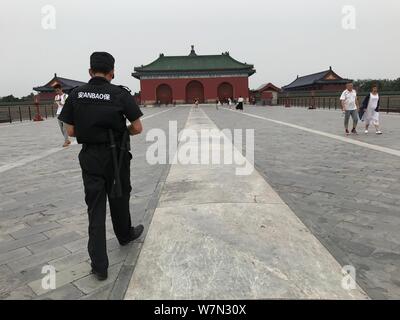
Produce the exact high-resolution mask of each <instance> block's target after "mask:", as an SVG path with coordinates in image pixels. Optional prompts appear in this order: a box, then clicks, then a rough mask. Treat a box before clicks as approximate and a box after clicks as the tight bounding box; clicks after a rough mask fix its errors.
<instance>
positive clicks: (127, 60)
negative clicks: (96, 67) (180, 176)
mask: <svg viewBox="0 0 400 320" xmlns="http://www.w3.org/2000/svg"><path fill="white" fill-rule="evenodd" d="M45 5H52V6H53V7H54V8H55V9H56V16H55V17H56V28H55V29H47V30H46V29H44V28H43V27H42V19H43V18H44V17H45V14H43V13H42V11H41V10H42V7H43V6H45ZM345 5H352V6H354V8H355V10H356V11H355V12H356V21H355V23H356V25H355V29H346V28H343V26H342V20H343V18H344V14H343V13H342V9H343V6H345ZM0 6H1V8H0V41H1V47H0V63H1V71H0V72H1V77H0V96H5V95H8V94H14V95H16V96H22V95H26V94H29V93H30V92H32V87H33V86H37V85H43V84H45V83H46V82H47V81H49V80H50V79H51V77H52V76H53V74H54V73H55V72H56V73H57V74H58V75H59V76H62V77H66V78H72V79H76V80H82V81H87V80H88V77H89V76H88V71H87V70H88V66H89V55H90V54H91V52H93V51H99V50H100V51H109V52H110V53H111V54H113V55H114V57H115V58H116V78H115V83H116V84H124V85H126V86H128V87H130V88H131V89H132V91H138V90H139V81H138V80H136V79H134V78H133V77H132V76H131V72H132V71H133V68H134V66H138V65H141V64H148V63H150V62H151V61H153V60H154V59H156V58H157V57H158V55H159V53H164V54H165V55H186V54H189V51H190V45H191V44H193V45H195V47H196V52H197V53H198V54H219V53H221V52H223V51H229V52H230V54H231V56H232V57H234V58H235V59H237V60H239V61H243V62H247V63H252V64H254V65H255V68H256V70H257V73H256V74H255V75H253V76H252V77H251V78H250V88H256V87H258V86H259V85H261V84H262V83H265V82H272V83H274V84H276V85H278V86H283V85H286V84H288V83H289V82H291V81H293V80H294V78H295V77H296V76H297V74H299V75H304V74H308V73H314V72H318V71H322V70H326V69H328V68H329V66H332V67H333V68H334V70H335V71H336V72H337V73H338V74H339V75H341V76H343V77H347V78H353V79H358V78H374V79H377V78H398V77H400V64H399V57H400V41H399V30H400V1H399V0H381V1H377V0H375V1H373V0H347V1H342V0H279V1H276V0H274V1H272V0H271V1H270V0H240V1H239V0H201V1H200V0H143V1H141V0H140V1H139V0H134V1H127V0H113V1H106V0H84V1H83V0H69V1H66V0H45V1H42V0H1V4H0ZM46 21H47V20H46ZM345 22H346V23H347V24H346V26H351V23H350V24H348V23H349V20H347V19H345Z"/></svg>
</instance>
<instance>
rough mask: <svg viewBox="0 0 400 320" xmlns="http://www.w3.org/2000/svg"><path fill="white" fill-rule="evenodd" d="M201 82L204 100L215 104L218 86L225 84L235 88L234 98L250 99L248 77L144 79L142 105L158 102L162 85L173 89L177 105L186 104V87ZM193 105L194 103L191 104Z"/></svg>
mask: <svg viewBox="0 0 400 320" xmlns="http://www.w3.org/2000/svg"><path fill="white" fill-rule="evenodd" d="M193 80H195V81H199V82H200V83H201V84H202V85H203V87H204V100H205V102H208V103H214V102H215V100H217V99H218V86H219V85H220V84H222V83H224V82H227V83H230V84H231V85H232V87H233V98H234V99H237V98H239V96H242V97H243V98H245V99H246V98H248V97H249V79H248V77H214V78H177V79H142V80H140V89H141V91H140V96H141V103H142V104H154V103H155V102H156V94H157V87H158V86H159V85H162V84H166V85H169V86H170V87H171V89H172V99H173V102H176V103H186V86H187V85H188V83H189V82H191V81H193ZM190 103H192V102H190Z"/></svg>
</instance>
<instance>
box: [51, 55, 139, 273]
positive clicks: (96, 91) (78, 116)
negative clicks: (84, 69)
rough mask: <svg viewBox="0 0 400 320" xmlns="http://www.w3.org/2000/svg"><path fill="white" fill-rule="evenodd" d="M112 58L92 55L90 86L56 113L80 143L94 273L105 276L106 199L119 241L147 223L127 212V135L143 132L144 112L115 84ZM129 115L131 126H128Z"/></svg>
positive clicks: (75, 93)
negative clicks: (134, 224) (135, 223)
mask: <svg viewBox="0 0 400 320" xmlns="http://www.w3.org/2000/svg"><path fill="white" fill-rule="evenodd" d="M114 62H115V60H114V58H113V56H112V55H111V54H109V53H107V52H94V53H93V54H92V55H91V56H90V69H89V74H90V76H91V80H90V81H89V83H88V84H85V85H83V86H80V87H77V88H75V89H73V90H72V91H71V93H70V95H69V97H68V99H67V101H66V103H65V105H64V108H63V110H62V112H61V114H60V116H59V117H58V119H59V120H61V121H63V122H64V123H66V124H67V132H68V135H69V136H71V137H76V139H77V141H78V143H80V144H82V150H81V152H80V154H79V163H80V165H81V168H82V178H83V184H84V188H85V201H86V204H87V206H88V215H89V243H88V251H89V256H90V258H91V260H92V273H93V274H94V275H95V276H96V277H97V279H99V280H105V279H107V269H108V257H107V248H106V227H105V220H106V201H107V197H108V201H109V205H110V211H111V220H112V224H113V228H114V232H115V235H116V237H117V239H118V241H119V243H120V245H126V244H128V243H129V242H131V241H133V240H135V239H137V238H139V237H140V235H141V234H142V232H143V226H142V225H138V226H137V227H132V224H131V216H130V212H129V198H130V192H131V190H132V188H131V183H130V161H131V159H132V155H131V153H130V152H129V149H130V148H129V135H136V134H139V133H141V132H142V124H141V121H140V117H141V116H142V115H143V114H142V112H141V111H140V109H139V107H138V106H137V104H136V103H135V101H134V99H133V98H132V96H131V94H130V93H129V91H128V90H127V89H126V88H125V87H122V86H116V85H113V84H111V83H110V82H111V80H112V79H113V78H114ZM126 119H128V120H129V122H130V125H129V126H127V125H126Z"/></svg>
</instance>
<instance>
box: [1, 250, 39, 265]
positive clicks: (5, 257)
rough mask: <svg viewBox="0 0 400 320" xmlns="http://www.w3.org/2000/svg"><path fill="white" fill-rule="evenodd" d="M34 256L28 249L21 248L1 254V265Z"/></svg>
mask: <svg viewBox="0 0 400 320" xmlns="http://www.w3.org/2000/svg"><path fill="white" fill-rule="evenodd" d="M30 255H32V252H31V251H29V250H28V249H26V248H19V249H15V250H12V251H8V252H6V253H2V254H0V264H6V263H11V262H12V261H15V260H18V259H21V258H23V257H26V256H30Z"/></svg>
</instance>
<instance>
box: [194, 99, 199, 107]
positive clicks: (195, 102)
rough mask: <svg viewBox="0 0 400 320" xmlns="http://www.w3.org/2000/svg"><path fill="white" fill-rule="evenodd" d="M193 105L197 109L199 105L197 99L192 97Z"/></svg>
mask: <svg viewBox="0 0 400 320" xmlns="http://www.w3.org/2000/svg"><path fill="white" fill-rule="evenodd" d="M194 107H195V108H196V109H197V108H198V107H199V100H198V99H194Z"/></svg>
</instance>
